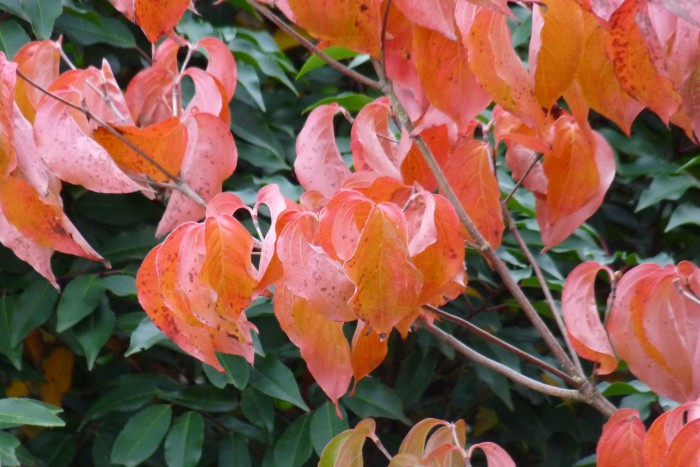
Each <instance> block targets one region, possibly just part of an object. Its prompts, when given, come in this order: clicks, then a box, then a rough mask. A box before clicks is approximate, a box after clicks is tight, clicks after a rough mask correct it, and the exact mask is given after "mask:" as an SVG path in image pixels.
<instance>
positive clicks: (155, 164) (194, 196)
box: [17, 69, 207, 207]
mask: <svg viewBox="0 0 700 467" xmlns="http://www.w3.org/2000/svg"><path fill="white" fill-rule="evenodd" d="M17 76H19V77H20V78H22V79H23V80H24V81H25V82H26V83H27V84H29V85H30V86H32V87H34V88H36V89H38V90H39V91H41V92H43V93H44V94H46V95H47V96H49V97H51V98H52V99H56V100H57V101H59V102H61V103H62V104H64V105H66V106H68V107H70V108H72V109H75V110H77V111H79V112H82V113H83V114H84V115H85V116H86V117H87V118H89V119H91V120H93V121H95V122H96V123H97V124H98V125H100V126H101V127H102V128H104V129H105V130H107V131H108V132H109V133H110V134H112V135H113V136H114V137H115V138H117V139H119V141H121V142H122V143H124V144H125V145H126V146H127V147H129V148H130V149H131V150H133V151H134V152H135V153H136V154H138V155H139V156H140V157H141V158H143V159H144V160H146V161H147V162H148V163H149V164H151V165H152V166H153V167H155V168H156V170H158V171H159V172H160V173H162V174H163V175H165V176H166V177H168V178H169V179H170V180H172V182H173V183H174V184H175V185H176V187H177V189H178V190H180V191H182V192H183V193H185V194H186V195H187V196H189V197H190V198H191V199H192V200H193V201H194V202H195V203H197V204H199V205H200V206H202V207H206V206H207V202H206V201H204V199H203V198H202V197H201V196H199V194H197V193H195V191H194V190H192V188H190V187H189V186H188V185H187V184H186V183H185V182H184V181H182V179H181V178H180V177H178V176H176V175H173V174H171V173H170V171H169V170H167V169H166V168H165V167H163V166H162V165H160V164H159V163H158V162H157V161H156V160H154V159H153V158H152V157H151V156H149V155H148V154H146V153H145V152H143V150H141V148H139V147H138V146H136V145H135V144H134V143H132V142H131V141H129V140H128V139H126V138H125V137H124V136H123V135H122V134H121V133H119V131H117V130H116V129H115V128H114V127H113V126H112V125H110V124H109V123H107V122H104V121H103V120H102V119H100V118H99V117H98V116H96V115H94V114H93V113H92V112H90V110H89V109H87V108H86V107H84V106H80V105H77V104H74V103H72V102H70V101H68V100H66V99H64V98H62V97H61V96H59V95H57V94H55V93H53V92H51V91H49V90H48V89H44V88H43V87H42V86H41V85H39V84H37V83H36V82H34V81H33V80H32V79H31V78H29V77H28V76H27V75H25V74H24V73H22V72H21V71H20V70H19V69H17Z"/></svg>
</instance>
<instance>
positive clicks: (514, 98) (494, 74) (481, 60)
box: [457, 9, 544, 128]
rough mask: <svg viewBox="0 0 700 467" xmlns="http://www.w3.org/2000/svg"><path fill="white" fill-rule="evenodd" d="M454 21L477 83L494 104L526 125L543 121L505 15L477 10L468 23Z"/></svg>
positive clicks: (529, 77) (536, 125)
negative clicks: (467, 53) (513, 43)
mask: <svg viewBox="0 0 700 467" xmlns="http://www.w3.org/2000/svg"><path fill="white" fill-rule="evenodd" d="M457 24H458V26H459V28H460V32H461V33H462V40H463V41H465V46H466V47H467V49H468V50H469V64H470V66H471V69H472V71H473V72H474V75H475V76H476V79H477V80H478V81H479V84H481V86H482V87H483V88H484V89H485V90H486V91H487V92H488V93H489V94H491V96H493V100H494V101H495V102H496V103H497V104H499V105H500V106H502V107H503V108H504V109H506V110H507V111H509V112H511V113H513V114H515V115H517V116H518V117H519V118H520V119H521V120H522V121H523V122H525V123H526V124H527V125H529V126H531V127H533V128H538V127H539V126H540V124H541V123H542V122H543V121H544V113H543V112H542V109H541V108H540V105H539V103H538V102H537V99H536V98H535V90H534V85H533V82H532V78H531V76H530V74H529V73H528V72H527V71H526V70H525V68H524V66H523V64H522V61H521V60H520V58H519V57H518V56H517V55H516V53H515V50H513V45H512V41H511V37H510V29H509V28H508V24H507V23H506V18H505V16H504V15H502V14H500V13H495V12H493V11H491V10H488V9H480V10H477V11H476V14H475V16H474V20H473V22H472V24H471V25H469V24H465V21H462V20H460V21H458V23H457ZM467 41H468V42H467Z"/></svg>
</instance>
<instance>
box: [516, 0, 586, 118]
mask: <svg viewBox="0 0 700 467" xmlns="http://www.w3.org/2000/svg"><path fill="white" fill-rule="evenodd" d="M562 31H566V34H562ZM582 52H583V12H582V10H581V8H580V7H579V6H578V4H577V3H576V2H575V1H574V0H547V1H545V2H543V4H540V5H537V6H533V10H532V36H531V40H530V57H529V60H528V62H529V64H530V74H531V75H532V76H533V77H534V80H535V96H536V97H537V100H538V101H539V103H540V105H541V106H542V107H545V108H550V107H552V106H553V105H554V104H555V103H556V101H557V99H559V97H561V95H562V94H564V92H565V91H566V90H567V89H568V88H569V86H570V85H571V82H572V81H573V80H574V77H575V76H576V70H577V69H578V65H579V60H580V58H581V53H582Z"/></svg>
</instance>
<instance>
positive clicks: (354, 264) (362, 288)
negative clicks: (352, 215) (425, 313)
mask: <svg viewBox="0 0 700 467" xmlns="http://www.w3.org/2000/svg"><path fill="white" fill-rule="evenodd" d="M344 267H345V272H346V274H347V275H348V277H349V278H350V280H352V281H353V283H354V284H355V287H356V290H355V294H354V295H353V296H352V297H351V298H350V302H349V303H350V305H351V306H352V307H353V308H354V310H355V313H356V314H357V317H358V318H359V319H361V320H363V321H364V322H365V323H367V326H369V327H370V328H371V329H372V330H374V331H375V332H377V333H378V334H379V335H380V336H382V335H384V336H386V335H388V334H389V333H390V332H391V330H392V328H393V327H394V326H395V325H396V324H397V323H398V322H399V321H401V320H403V319H411V317H415V316H417V315H418V311H419V308H418V306H419V302H418V299H419V296H420V289H421V287H422V275H421V273H420V272H419V271H418V270H417V269H416V267H415V266H414V265H413V264H412V262H411V261H410V259H409V255H408V244H407V239H406V221H405V219H404V217H403V215H402V213H401V210H400V208H399V207H398V206H396V205H395V204H389V203H382V204H378V205H376V206H375V207H374V208H373V209H372V211H371V212H370V214H369V217H368V218H367V221H366V223H365V225H364V227H363V229H362V232H361V234H360V238H359V240H358V242H357V248H356V250H355V253H354V254H353V256H352V257H350V258H349V259H348V260H347V261H346V262H345V266H344Z"/></svg>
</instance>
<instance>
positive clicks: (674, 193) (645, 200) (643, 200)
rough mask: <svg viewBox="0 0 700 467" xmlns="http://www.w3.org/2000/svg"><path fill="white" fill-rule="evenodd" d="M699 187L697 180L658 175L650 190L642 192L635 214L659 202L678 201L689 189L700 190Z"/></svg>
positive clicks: (681, 176) (684, 176)
mask: <svg viewBox="0 0 700 467" xmlns="http://www.w3.org/2000/svg"><path fill="white" fill-rule="evenodd" d="M699 186H700V184H699V183H698V181H697V180H695V179H694V178H692V177H689V176H686V175H679V176H671V175H658V176H656V177H654V180H652V182H651V185H649V188H647V189H646V190H644V191H643V192H642V194H641V196H640V197H639V203H637V207H636V209H635V212H639V211H641V210H642V209H644V208H647V207H649V206H652V205H654V204H656V203H658V202H659V201H663V200H667V199H668V200H677V199H678V198H680V197H681V196H683V194H684V193H685V192H686V191H687V190H688V188H693V187H695V188H698V187H699Z"/></svg>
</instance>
